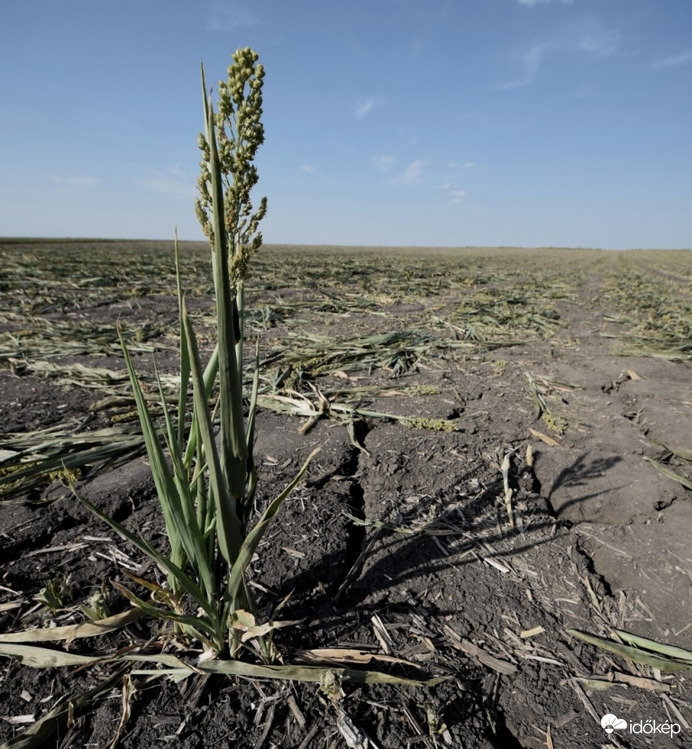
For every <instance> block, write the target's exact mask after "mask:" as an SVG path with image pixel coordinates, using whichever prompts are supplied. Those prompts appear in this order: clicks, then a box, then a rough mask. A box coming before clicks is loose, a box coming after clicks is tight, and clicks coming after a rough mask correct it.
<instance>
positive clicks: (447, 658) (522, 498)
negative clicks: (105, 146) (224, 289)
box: [0, 240, 692, 749]
mask: <svg viewBox="0 0 692 749" xmlns="http://www.w3.org/2000/svg"><path fill="white" fill-rule="evenodd" d="M181 255H182V278H183V286H184V289H185V293H186V297H187V302H188V306H189V308H190V309H191V310H192V313H193V318H194V319H193V322H194V325H195V328H196V330H197V331H198V333H199V338H200V344H201V346H202V348H203V350H204V352H205V356H208V355H209V354H210V352H211V351H212V349H213V347H214V343H215V342H214V340H213V339H212V337H211V333H210V331H211V329H212V328H211V322H212V310H213V304H214V300H213V293H212V291H213V290H212V288H211V287H212V280H211V279H212V276H211V270H210V257H209V256H210V251H209V248H208V247H207V246H206V245H204V244H201V243H200V244H196V243H182V244H181ZM175 289H176V283H175V268H174V260H173V246H172V243H162V242H159V243H157V242H119V241H96V240H94V241H87V240H79V241H74V240H73V241H68V240H55V241H52V240H41V241H38V240H36V241H31V240H21V241H20V240H0V545H1V548H2V559H3V562H2V568H1V572H2V580H0V652H5V653H7V652H8V645H9V644H12V643H14V642H16V640H17V635H16V634H12V633H18V632H24V631H27V630H32V629H37V628H38V629H42V630H49V629H50V628H55V627H67V626H69V625H74V624H75V623H78V622H81V621H84V620H85V618H86V617H85V613H86V612H87V610H88V611H89V612H90V613H92V614H93V613H94V612H95V611H96V610H98V611H100V612H102V613H103V615H105V616H114V615H117V614H118V613H119V612H122V611H123V610H124V609H125V608H126V607H127V605H128V604H127V603H126V601H125V599H124V598H123V596H122V595H121V593H119V592H118V590H117V588H115V587H114V586H113V585H112V584H111V581H115V582H118V583H120V584H121V585H127V586H129V587H131V588H132V589H136V588H137V583H136V582H135V581H134V580H133V577H132V576H133V575H134V576H135V577H138V578H145V579H151V580H159V581H160V582H161V581H163V579H164V576H162V574H161V572H160V570H158V569H157V568H156V567H155V566H153V565H151V564H148V563H147V560H146V558H145V557H143V555H142V554H141V553H140V552H138V551H137V549H136V548H134V547H133V546H131V545H129V544H128V543H126V542H125V541H123V540H122V539H121V538H120V537H119V536H117V535H116V534H115V533H114V532H113V531H112V530H111V529H110V527H109V526H107V525H105V524H104V523H102V522H101V521H99V520H98V519H97V518H96V517H94V516H92V515H91V514H90V513H89V512H88V511H87V510H86V509H84V507H83V505H81V504H80V502H79V501H78V500H76V499H75V498H74V495H73V493H72V491H71V489H70V486H69V484H70V483H71V482H72V483H74V485H75V486H76V490H77V491H78V492H79V493H80V494H82V495H84V496H86V497H88V498H89V499H90V500H91V501H92V502H93V503H95V504H97V505H98V506H99V507H101V508H102V509H103V510H105V511H106V512H108V513H109V514H110V515H112V516H114V517H115V518H116V519H117V520H118V521H119V522H121V523H122V524H123V525H124V526H126V527H127V528H130V529H133V530H136V531H137V532H139V533H141V534H143V535H144V536H145V537H146V538H148V539H149V540H150V541H151V542H152V543H153V544H154V545H155V546H157V547H158V548H161V549H162V550H165V544H166V541H165V536H164V535H163V520H162V517H161V510H160V507H159V504H158V500H157V498H156V493H155V490H154V485H153V481H152V479H151V476H150V471H149V468H148V466H147V463H146V460H145V459H144V457H143V455H144V450H143V443H142V438H141V433H140V431H139V425H138V421H137V419H136V411H135V405H134V401H133V399H132V393H131V390H130V386H129V382H128V378H127V373H126V370H125V364H124V360H123V356H122V352H121V349H120V344H119V341H118V332H117V329H118V326H119V327H120V330H121V331H122V335H123V337H124V338H125V340H126V341H127V342H128V345H129V347H130V350H131V352H132V355H133V359H134V360H135V366H136V368H137V371H138V372H139V373H140V377H141V381H142V383H143V388H144V390H145V393H146V394H147V397H148V398H150V402H151V406H152V409H153V411H154V413H155V414H158V415H159V416H160V415H161V408H160V405H157V401H158V398H159V396H158V391H157V389H156V385H155V374H154V366H153V362H154V360H155V361H156V366H157V368H158V370H159V372H160V374H161V379H162V383H163V390H164V393H165V395H166V397H167V398H168V397H170V399H171V402H173V401H175V400H176V398H177V386H178V383H179V380H178V379H176V373H177V371H178V370H177V368H178V345H179V336H178V326H177V320H178V310H177V300H176V296H175ZM247 308H248V310H249V312H248V314H247V316H246V319H245V321H244V331H245V336H246V339H247V340H248V342H252V343H254V341H255V340H259V352H260V353H259V359H260V389H259V405H260V410H259V414H258V419H257V442H256V447H255V455H256V462H257V465H258V470H259V488H258V492H257V511H258V512H260V511H262V510H263V509H264V507H265V506H266V505H267V503H268V502H269V501H270V500H271V499H272V498H273V497H275V496H276V495H277V493H278V492H279V491H280V490H281V489H282V488H283V487H284V486H285V485H286V484H287V483H288V482H289V481H290V480H291V478H292V477H293V476H294V475H295V473H296V471H297V470H298V468H299V467H300V465H301V464H302V463H303V461H304V460H305V458H306V457H307V456H308V455H309V453H310V452H311V451H312V450H313V449H314V448H315V447H318V446H320V447H321V451H320V452H319V453H318V454H317V456H316V457H315V458H314V460H313V461H312V463H311V465H310V468H309V470H308V473H307V475H306V478H305V479H304V480H303V482H302V483H301V484H300V485H299V486H298V488H297V489H296V490H295V491H294V493H293V494H292V495H291V496H290V498H289V499H288V500H287V501H286V502H285V504H284V506H283V507H282V509H281V512H280V515H279V517H278V520H277V521H276V523H275V525H273V526H272V527H271V530H270V531H269V532H268V534H267V536H265V539H264V540H263V542H262V544H261V546H260V547H259V548H258V550H257V553H256V556H255V558H254V560H253V563H252V573H251V578H250V580H249V584H250V585H251V586H253V589H254V590H255V592H256V594H257V596H258V597H259V604H260V608H261V613H262V615H263V616H264V617H266V618H271V617H273V616H274V614H275V612H276V608H277V606H278V605H279V604H280V603H281V606H280V610H279V612H278V613H276V618H277V619H281V620H291V621H294V622H295V624H294V625H293V626H290V627H286V628H282V629H280V630H277V631H276V633H275V635H274V646H275V650H276V654H277V657H279V658H280V659H281V660H282V661H283V662H284V663H298V662H303V663H304V662H310V661H311V659H312V660H313V661H314V660H318V661H319V662H321V663H325V662H326V663H329V660H328V658H329V656H328V653H329V652H332V653H333V654H338V656H339V658H340V659H341V661H340V662H343V658H344V657H345V654H348V656H349V657H350V658H351V659H352V663H353V664H354V667H356V668H357V667H359V665H360V666H363V667H370V668H372V667H373V664H376V666H377V668H379V669H381V670H382V669H384V670H391V671H392V672H393V673H399V672H400V671H401V670H402V669H403V671H404V672H405V673H406V675H409V676H413V677H416V678H419V677H420V678H430V677H443V680H441V681H440V682H439V683H437V684H436V685H435V686H429V687H413V686H405V687H403V686H397V685H380V684H378V685H370V684H356V685H353V684H349V685H344V686H343V689H341V690H338V689H337V690H336V691H335V689H334V688H333V686H332V688H331V689H328V688H327V687H325V685H322V687H320V686H319V685H314V684H313V685H310V684H307V685H304V684H293V683H291V684H289V683H286V682H279V681H260V680H253V679H247V678H243V679H241V678H227V677H221V676H218V677H217V676H215V677H210V676H208V675H204V674H201V673H200V674H193V675H191V676H189V677H188V678H186V679H183V680H182V681H178V682H175V681H173V680H171V679H169V678H167V677H166V676H165V673H163V672H159V673H157V672H156V670H155V669H154V667H152V670H151V671H146V669H145V668H144V667H143V668H140V669H138V670H136V671H135V672H133V673H131V674H125V675H123V674H121V673H120V672H119V671H118V670H117V668H116V667H115V666H113V665H109V663H108V662H105V663H104V662H103V661H100V662H99V663H98V664H97V665H93V666H91V667H84V666H80V667H76V666H63V667H57V668H54V669H50V670H48V671H46V670H45V669H36V668H33V667H32V665H31V663H30V659H29V660H27V657H26V653H27V652H29V651H23V652H24V654H25V661H24V662H21V661H20V660H18V659H17V658H16V657H2V658H0V704H1V705H2V708H0V713H1V715H0V742H3V741H4V742H10V741H12V740H13V739H14V740H18V738H17V737H20V736H24V739H23V743H22V740H19V743H17V744H14V743H12V744H11V745H12V746H23V747H28V746H39V745H45V746H55V747H84V746H92V747H96V746H98V747H106V746H116V745H117V746H119V747H124V748H125V749H135V747H141V746H149V747H164V746H170V745H176V746H181V747H200V748H201V747H211V746H216V747H227V748H230V747H249V748H255V749H259V748H260V747H265V748H267V749H268V748H269V747H285V748H289V747H293V748H295V749H298V748H301V749H307V748H310V749H312V748H313V747H317V748H322V747H324V749H327V748H331V747H334V748H335V749H336V748H337V747H356V746H358V747H372V748H377V747H382V748H384V747H392V748H396V749H401V747H465V748H466V749H471V748H479V749H480V748H483V749H486V748H490V747H498V748H505V747H507V748H508V749H513V748H515V747H525V748H527V749H539V748H541V749H542V748H544V747H549V748H550V747H555V748H556V749H557V748H558V747H563V748H566V747H568V748H569V749H587V747H588V749H592V747H600V746H611V745H612V746H626V747H631V748H633V749H636V748H638V747H651V746H657V747H659V746H660V747H668V746H670V747H683V746H689V745H690V743H689V742H690V740H691V739H690V735H691V730H690V729H691V726H692V688H691V685H692V682H691V680H690V673H689V666H690V665H691V664H690V660H689V659H692V655H690V654H689V652H688V653H687V655H685V651H690V650H692V613H691V611H692V610H691V608H690V600H691V599H690V588H691V581H692V554H691V551H690V538H692V365H691V362H692V252H689V251H671V252H666V251H634V250H633V251H628V252H604V251H596V250H585V249H574V250H571V249H536V250H524V249H514V248H496V249H485V248H464V249H425V248H402V249H395V248H340V247H278V246H266V247H264V248H262V249H261V251H260V252H259V254H258V255H257V257H256V259H255V263H254V266H253V271H252V275H251V278H250V280H249V282H248V289H247ZM245 349H246V353H247V354H248V355H249V354H253V355H254V351H253V349H254V345H247V346H246V347H245ZM249 384H250V383H248V386H249ZM212 397H214V396H213V395H212ZM160 628H161V625H160V624H156V623H152V622H151V621H149V620H147V619H146V618H144V619H140V620H138V621H137V622H134V623H131V624H129V625H128V626H127V627H125V628H121V629H118V630H115V631H113V632H111V633H109V634H105V635H101V636H99V637H82V636H80V635H79V634H76V636H75V632H76V633H78V632H79V630H78V629H77V630H75V628H74V627H72V629H71V631H72V633H73V634H72V635H71V636H70V637H69V638H67V640H65V639H63V640H58V641H57V642H55V643H54V644H53V645H52V647H54V648H55V650H56V651H57V652H58V653H59V654H60V655H61V654H63V653H65V652H69V653H71V654H77V655H85V654H86V655H89V656H91V655H92V654H93V655H94V656H99V655H103V654H107V653H113V652H115V651H116V650H120V651H122V652H124V649H130V651H131V652H133V653H138V654H147V653H152V652H160V651H161V650H162V649H163V650H164V651H165V652H169V653H172V654H175V655H177V656H178V657H179V658H181V659H183V660H185V661H187V662H190V663H191V662H193V660H194V657H195V655H196V654H195V653H190V652H186V651H185V650H184V648H183V647H182V645H181V644H180V643H179V642H177V641H176V640H175V639H173V638H171V637H170V636H169V634H167V633H166V631H160ZM164 630H165V628H164ZM575 632H577V633H585V635H586V637H587V639H586V640H585V639H584V638H581V637H580V636H579V635H578V634H575ZM630 634H631V635H636V636H639V637H644V638H649V639H650V640H652V641H655V643H664V644H666V645H670V646H676V647H677V648H681V649H682V650H678V651H673V652H665V653H660V652H658V650H657V648H656V646H655V645H652V644H651V643H645V642H644V643H643V642H642V641H634V642H635V644H636V647H635V649H634V650H633V649H632V644H633V641H632V640H631V639H630V638H629V635H630ZM590 637H591V638H592V637H600V638H603V641H599V640H593V639H589V638H590ZM623 643H624V644H625V646H629V648H630V649H629V650H627V649H624V650H623V648H622V645H623ZM3 647H4V648H5V651H2V648H3ZM325 648H330V649H332V651H327V650H325ZM625 656H629V657H625ZM335 657H336V656H335ZM325 659H326V660H325ZM686 659H687V660H686ZM686 666H687V668H686ZM68 702H71V708H70V710H63V711H62V713H60V706H61V705H62V706H64V705H66V704H67V703H68ZM51 711H55V712H54V714H55V715H57V714H58V713H60V714H61V715H62V717H61V718H59V719H57V718H56V719H55V720H50V719H48V720H42V718H45V716H46V715H49V714H50V713H51ZM606 715H611V716H612V715H616V716H617V717H618V718H620V719H623V720H625V721H626V722H627V724H628V728H619V729H618V730H616V731H615V732H614V733H611V734H607V733H605V732H604V730H603V728H602V727H601V718H603V717H604V716H606ZM647 721H649V723H648V726H649V727H651V725H653V724H652V723H651V721H655V723H656V724H658V725H659V726H660V725H667V726H673V727H674V728H676V729H679V732H678V731H677V730H676V731H672V730H671V732H670V733H669V734H667V735H664V736H659V735H657V736H656V737H655V738H652V737H651V736H650V735H647V734H646V733H645V732H642V731H639V732H638V731H637V725H639V726H640V728H641V727H642V725H644V724H646V722H647ZM32 731H33V733H32ZM652 741H653V742H654V743H651V742H652ZM41 742H43V744H41ZM109 742H114V743H109ZM614 742H616V743H614ZM657 742H658V743H657Z"/></svg>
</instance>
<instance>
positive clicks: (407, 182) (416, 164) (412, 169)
mask: <svg viewBox="0 0 692 749" xmlns="http://www.w3.org/2000/svg"><path fill="white" fill-rule="evenodd" d="M426 163H427V162H425V161H423V160H422V159H416V160H415V161H412V162H411V163H410V164H409V165H408V166H407V167H406V169H405V170H404V172H403V173H402V174H398V175H397V176H396V177H392V178H391V179H390V180H389V183H390V184H391V185H395V186H397V187H410V186H412V185H419V184H420V183H421V182H422V181H423V168H424V167H425V165H426Z"/></svg>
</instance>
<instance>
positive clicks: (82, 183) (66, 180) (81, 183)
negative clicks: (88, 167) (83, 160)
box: [48, 175, 101, 187]
mask: <svg viewBox="0 0 692 749" xmlns="http://www.w3.org/2000/svg"><path fill="white" fill-rule="evenodd" d="M48 181H49V182H53V183H55V184H56V185H70V186H72V187H94V186H95V185H98V184H99V182H100V181H101V180H100V179H97V178H96V177H89V176H86V175H78V176H74V177H60V176H56V175H51V176H50V177H48Z"/></svg>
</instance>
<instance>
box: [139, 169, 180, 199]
mask: <svg viewBox="0 0 692 749" xmlns="http://www.w3.org/2000/svg"><path fill="white" fill-rule="evenodd" d="M136 182H137V184H138V185H139V186H140V187H144V188H146V189H147V190H151V191H152V192H158V193H162V194H164V195H180V196H183V195H185V196H187V195H190V194H191V193H192V192H194V190H193V188H191V187H190V180H188V179H186V178H185V174H184V172H183V170H182V169H181V167H180V165H178V164H176V165H174V166H172V167H170V168H169V169H167V170H166V171H165V172H159V171H157V172H154V173H153V174H152V175H151V176H150V177H145V178H144V179H139V180H137V181H136Z"/></svg>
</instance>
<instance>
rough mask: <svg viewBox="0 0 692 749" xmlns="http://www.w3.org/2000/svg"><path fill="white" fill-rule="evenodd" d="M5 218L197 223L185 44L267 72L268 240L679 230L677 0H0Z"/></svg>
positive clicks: (460, 239) (641, 234) (564, 242)
mask: <svg viewBox="0 0 692 749" xmlns="http://www.w3.org/2000/svg"><path fill="white" fill-rule="evenodd" d="M0 28H2V44H1V45H0V70H2V73H0V101H1V102H2V104H1V105H0V236H91V237H93V236H97V237H123V238H145V239H147V238H162V239H166V238H169V237H172V235H173V229H174V226H175V225H177V226H178V231H179V234H180V236H181V238H183V239H199V238H201V236H202V235H201V232H200V229H199V227H198V224H197V222H196V219H195V216H194V210H193V202H194V198H195V181H196V179H197V175H198V161H199V154H198V151H197V146H196V139H197V133H198V132H199V131H200V130H201V128H202V112H201V95H200V80H199V64H200V61H201V60H203V61H204V64H205V67H206V70H207V80H208V81H209V82H215V81H217V80H218V79H220V78H225V77H226V68H227V67H228V65H229V63H230V55H231V53H232V52H233V51H234V50H235V49H236V48H238V47H243V46H251V47H253V48H254V49H256V50H257V51H258V52H259V54H260V59H261V61H262V62H263V63H264V65H265V68H266V70H267V76H266V79H265V88H264V99H265V115H264V123H265V128H266V143H265V145H264V146H263V147H262V149H261V150H260V153H259V155H258V160H257V164H258V168H259V172H260V183H259V185H258V187H257V190H256V198H257V200H259V197H261V196H262V195H266V196H267V197H268V200H269V211H268V214H267V217H266V219H265V221H264V222H263V224H262V230H263V234H264V239H265V242H276V243H297V244H360V245H420V246H432V245H436V246H466V245H518V246H548V245H550V246H572V247H575V246H582V247H602V248H630V247H650V248H690V247H691V246H692V136H691V135H690V134H691V133H692V2H691V1H690V0H658V1H654V0H348V2H346V1H342V2H332V1H331V0H290V1H289V0H255V2H252V3H251V2H247V1H246V0H239V1H238V2H235V1H234V0H233V1H231V0H218V1H215V2H205V1H204V0H202V1H201V2H200V1H198V0H119V1H118V2H106V1H105V0H64V1H63V2H55V0H2V1H1V2H0Z"/></svg>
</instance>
